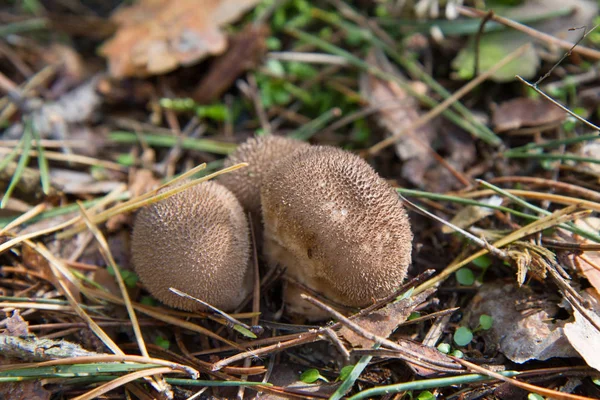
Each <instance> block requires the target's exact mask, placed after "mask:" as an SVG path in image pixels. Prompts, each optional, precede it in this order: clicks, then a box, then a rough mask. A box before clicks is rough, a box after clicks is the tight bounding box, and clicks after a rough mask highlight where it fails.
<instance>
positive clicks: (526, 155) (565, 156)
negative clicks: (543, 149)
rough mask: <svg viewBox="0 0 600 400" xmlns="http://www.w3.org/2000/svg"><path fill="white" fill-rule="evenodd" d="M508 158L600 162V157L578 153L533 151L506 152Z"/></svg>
mask: <svg viewBox="0 0 600 400" xmlns="http://www.w3.org/2000/svg"><path fill="white" fill-rule="evenodd" d="M504 156H505V157H506V158H530V159H536V160H560V161H578V162H587V163H591V164H600V158H595V157H582V156H578V155H576V154H571V153H565V154H548V153H542V154H532V153H505V154H504Z"/></svg>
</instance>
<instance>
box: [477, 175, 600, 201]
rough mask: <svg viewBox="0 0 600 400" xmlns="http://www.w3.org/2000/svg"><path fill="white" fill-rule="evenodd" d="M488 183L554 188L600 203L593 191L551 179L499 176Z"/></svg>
mask: <svg viewBox="0 0 600 400" xmlns="http://www.w3.org/2000/svg"><path fill="white" fill-rule="evenodd" d="M489 182H490V183H494V184H495V183H514V182H517V183H526V184H531V185H538V186H549V187H554V188H556V189H560V190H564V191H565V192H569V193H572V194H574V195H577V196H581V197H586V198H588V199H590V200H592V201H596V202H600V193H598V192H597V191H595V190H590V189H586V188H583V187H581V186H577V185H573V184H570V183H565V182H560V181H554V180H551V179H544V178H537V177H534V176H500V177H498V178H492V179H490V180H489Z"/></svg>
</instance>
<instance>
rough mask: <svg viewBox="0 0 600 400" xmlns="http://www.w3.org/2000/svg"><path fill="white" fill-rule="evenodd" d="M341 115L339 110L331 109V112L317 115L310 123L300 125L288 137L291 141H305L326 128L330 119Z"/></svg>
mask: <svg viewBox="0 0 600 400" xmlns="http://www.w3.org/2000/svg"><path fill="white" fill-rule="evenodd" d="M341 113H342V111H341V110H340V109H339V108H337V107H335V108H332V109H331V110H329V111H327V112H324V113H323V114H321V115H319V116H318V117H317V118H315V119H314V120H312V121H310V122H309V123H307V124H304V125H302V126H301V127H300V128H298V129H296V130H295V131H293V132H292V133H290V134H289V135H288V136H289V137H291V138H293V139H298V140H302V141H307V140H308V139H310V138H311V137H312V136H313V135H314V134H315V133H317V132H318V131H319V130H320V129H322V128H323V127H324V126H326V125H327V124H328V123H329V122H330V121H331V120H332V119H334V118H336V117H339V116H340V115H341Z"/></svg>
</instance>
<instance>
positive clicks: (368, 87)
mask: <svg viewBox="0 0 600 400" xmlns="http://www.w3.org/2000/svg"><path fill="white" fill-rule="evenodd" d="M367 61H368V62H369V63H370V64H373V65H377V66H379V67H380V68H381V69H383V70H385V71H387V72H390V73H394V74H396V75H397V76H399V77H402V76H401V74H400V72H399V71H397V70H396V69H395V68H394V67H393V66H392V65H391V63H390V62H389V61H388V60H387V59H386V58H385V56H384V55H383V54H381V53H376V52H375V51H371V52H370V53H369V55H368V56H367ZM402 78H404V77H402ZM406 81H407V82H408V80H406ZM360 91H361V94H362V95H363V96H364V97H365V98H366V99H367V101H368V102H369V105H370V106H371V107H373V108H375V109H377V116H378V118H377V120H378V121H379V123H380V124H381V125H382V127H383V128H385V129H386V130H387V131H388V132H389V135H390V136H391V135H401V136H402V137H401V138H400V139H399V140H398V141H397V142H396V146H395V148H396V154H397V155H398V158H400V159H401V160H402V161H404V164H403V167H402V176H403V177H404V178H405V179H407V180H409V181H410V182H412V183H413V184H415V185H418V186H423V180H424V179H423V177H424V175H425V172H426V171H427V169H428V168H429V167H430V166H431V165H432V164H433V163H434V162H435V161H434V160H433V159H432V157H431V154H430V153H429V151H428V150H427V148H426V146H427V145H429V144H430V143H431V142H432V140H433V139H434V136H435V134H434V129H433V127H432V126H431V124H426V125H424V126H421V127H420V128H418V129H416V130H415V131H414V133H413V134H410V133H407V132H404V130H405V129H406V128H408V127H409V126H410V125H411V124H412V123H414V122H415V121H416V120H417V119H419V117H420V116H421V115H420V112H419V104H418V102H417V100H416V99H415V98H413V97H412V96H411V95H410V94H409V93H407V92H406V91H405V90H404V89H402V88H401V87H400V86H399V85H398V84H396V83H394V82H391V81H384V80H382V79H379V78H377V77H375V76H373V75H369V74H364V75H363V76H362V77H361V79H360ZM419 141H420V142H422V143H424V144H425V146H423V145H422V144H421V143H419Z"/></svg>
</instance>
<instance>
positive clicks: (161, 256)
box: [132, 182, 252, 311]
mask: <svg viewBox="0 0 600 400" xmlns="http://www.w3.org/2000/svg"><path fill="white" fill-rule="evenodd" d="M132 255H133V264H134V267H135V270H136V272H137V274H138V275H139V277H140V280H141V281H142V283H143V284H144V286H145V287H146V288H147V289H148V291H149V292H150V293H151V294H152V295H153V296H154V297H156V298H157V299H158V300H160V301H162V302H163V303H165V304H167V305H169V306H172V307H176V308H180V309H183V310H188V311H194V310H201V309H204V306H202V305H201V304H199V303H198V302H195V301H193V300H191V299H186V298H183V297H181V296H178V295H177V294H175V293H173V292H171V291H170V290H169V288H170V287H173V288H175V289H178V290H180V291H182V292H185V293H187V294H189V295H191V296H194V297H197V298H199V299H200V300H203V301H205V302H207V303H209V304H210V305H212V306H214V307H217V308H219V309H222V310H225V311H231V310H233V309H235V308H236V307H237V306H239V305H240V303H241V301H242V300H243V299H244V297H245V296H246V295H247V294H248V293H250V290H251V287H252V274H251V272H250V271H251V269H250V263H249V259H250V239H249V230H248V222H247V220H246V216H245V214H244V211H243V210H242V207H241V205H240V203H239V202H238V201H237V199H236V198H235V196H234V195H233V193H231V192H230V191H229V190H227V188H225V187H224V186H222V185H220V184H218V183H216V182H203V183H201V184H198V185H196V186H192V187H190V188H189V189H187V190H185V191H183V192H181V193H178V194H176V195H174V196H171V197H169V198H167V199H165V200H162V201H159V202H157V203H154V204H151V205H149V206H147V207H145V208H142V209H141V210H140V211H139V213H138V215H137V217H136V219H135V223H134V229H133V238H132Z"/></svg>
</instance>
